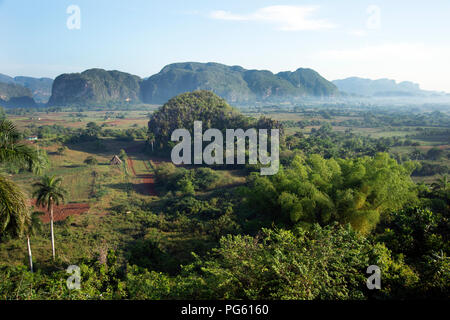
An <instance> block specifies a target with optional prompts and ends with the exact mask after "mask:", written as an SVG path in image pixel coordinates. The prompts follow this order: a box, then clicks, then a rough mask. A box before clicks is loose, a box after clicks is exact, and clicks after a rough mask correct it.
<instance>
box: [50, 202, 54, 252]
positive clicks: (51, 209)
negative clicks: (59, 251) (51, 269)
mask: <svg viewBox="0 0 450 320" xmlns="http://www.w3.org/2000/svg"><path fill="white" fill-rule="evenodd" d="M50 201H52V200H50ZM50 231H51V234H52V254H53V260H55V235H54V233H53V203H51V204H50Z"/></svg>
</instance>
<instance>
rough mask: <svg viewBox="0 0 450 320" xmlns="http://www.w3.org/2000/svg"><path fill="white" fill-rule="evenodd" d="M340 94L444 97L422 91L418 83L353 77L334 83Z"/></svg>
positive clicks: (432, 92)
mask: <svg viewBox="0 0 450 320" xmlns="http://www.w3.org/2000/svg"><path fill="white" fill-rule="evenodd" d="M332 82H333V83H334V84H335V85H336V86H337V87H338V89H339V91H340V92H343V93H346V94H350V95H356V96H366V97H401V96H431V95H442V94H443V93H442V92H435V91H426V90H421V89H420V86H419V85H418V84H417V83H413V82H409V81H403V82H399V83H397V82H396V81H395V80H390V79H378V80H370V79H364V78H358V77H351V78H346V79H342V80H334V81H332Z"/></svg>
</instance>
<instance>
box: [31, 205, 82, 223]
mask: <svg viewBox="0 0 450 320" xmlns="http://www.w3.org/2000/svg"><path fill="white" fill-rule="evenodd" d="M32 204H33V205H36V200H32ZM89 208H90V206H89V204H87V203H69V204H65V205H59V206H55V207H54V208H53V219H54V221H62V220H65V219H66V218H67V217H68V216H73V215H80V214H83V213H86V212H88V211H89ZM37 210H38V211H42V212H45V215H42V216H40V218H41V220H42V222H43V223H48V222H50V212H48V211H47V209H46V208H42V207H37Z"/></svg>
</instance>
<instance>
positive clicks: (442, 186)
mask: <svg viewBox="0 0 450 320" xmlns="http://www.w3.org/2000/svg"><path fill="white" fill-rule="evenodd" d="M449 185H450V184H449V181H448V176H447V175H446V174H444V175H443V176H442V177H441V178H439V179H437V181H436V182H435V183H433V184H431V186H432V188H433V190H435V191H436V190H443V191H445V190H447V189H448V186H449Z"/></svg>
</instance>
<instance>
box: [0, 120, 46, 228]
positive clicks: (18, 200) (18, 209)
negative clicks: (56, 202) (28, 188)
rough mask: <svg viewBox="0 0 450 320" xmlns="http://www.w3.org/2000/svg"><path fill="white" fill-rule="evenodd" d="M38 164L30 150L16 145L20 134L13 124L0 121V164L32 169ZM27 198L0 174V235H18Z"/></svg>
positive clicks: (22, 222) (35, 156)
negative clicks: (11, 164)
mask: <svg viewBox="0 0 450 320" xmlns="http://www.w3.org/2000/svg"><path fill="white" fill-rule="evenodd" d="M39 161H40V159H39V157H38V154H37V153H36V152H35V150H34V149H32V148H30V147H29V146H27V145H24V144H21V143H20V133H19V131H18V130H17V128H16V127H15V126H14V124H13V123H12V122H11V121H9V120H6V119H0V165H2V164H4V163H13V164H15V165H18V166H20V167H24V168H27V169H28V170H32V168H33V166H34V165H36V164H37V163H38V162H39ZM26 200H27V198H26V196H25V195H24V193H23V192H22V191H21V190H20V188H19V187H18V186H17V185H16V184H15V183H14V182H13V181H11V180H10V179H8V178H6V177H4V176H2V175H0V236H2V235H5V234H8V235H10V236H14V237H16V236H20V235H21V234H22V232H23V229H24V227H25V220H26V216H27V214H28V208H27V202H26Z"/></svg>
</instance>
